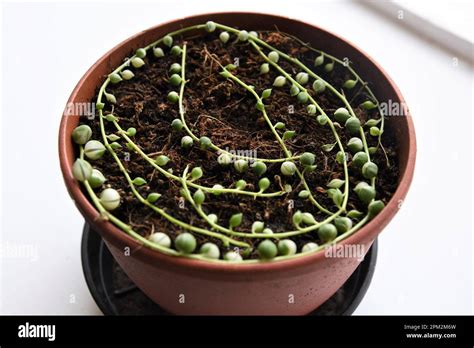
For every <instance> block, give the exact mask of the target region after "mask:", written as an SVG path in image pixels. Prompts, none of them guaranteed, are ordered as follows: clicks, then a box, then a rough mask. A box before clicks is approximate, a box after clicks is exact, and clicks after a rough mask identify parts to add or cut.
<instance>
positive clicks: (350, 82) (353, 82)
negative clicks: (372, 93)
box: [343, 80, 357, 89]
mask: <svg viewBox="0 0 474 348" xmlns="http://www.w3.org/2000/svg"><path fill="white" fill-rule="evenodd" d="M356 84H357V80H347V81H346V82H344V85H343V87H344V88H346V89H352V88H354V87H355V85H356Z"/></svg>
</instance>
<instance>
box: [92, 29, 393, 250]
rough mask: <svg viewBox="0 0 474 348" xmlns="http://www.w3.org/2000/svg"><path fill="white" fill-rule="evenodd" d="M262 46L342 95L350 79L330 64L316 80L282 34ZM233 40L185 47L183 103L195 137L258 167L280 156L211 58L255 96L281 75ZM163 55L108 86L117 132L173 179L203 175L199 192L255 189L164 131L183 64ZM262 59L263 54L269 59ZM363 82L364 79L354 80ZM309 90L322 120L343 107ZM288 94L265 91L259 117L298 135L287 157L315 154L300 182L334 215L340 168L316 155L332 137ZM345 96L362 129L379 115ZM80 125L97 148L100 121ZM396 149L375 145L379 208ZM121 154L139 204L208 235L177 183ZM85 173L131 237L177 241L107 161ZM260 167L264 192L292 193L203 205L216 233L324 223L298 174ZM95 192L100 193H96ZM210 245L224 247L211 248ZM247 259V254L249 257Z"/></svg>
mask: <svg viewBox="0 0 474 348" xmlns="http://www.w3.org/2000/svg"><path fill="white" fill-rule="evenodd" d="M262 37H263V38H264V39H265V40H266V41H267V42H268V43H270V44H271V45H273V46H276V47H277V48H279V49H281V50H282V51H284V52H287V53H289V54H291V55H293V56H295V57H298V58H299V59H300V60H302V61H303V62H304V63H305V64H306V65H307V66H308V67H310V68H311V69H314V71H315V72H316V73H317V74H319V75H321V76H322V77H323V78H324V79H326V80H328V81H329V82H331V83H332V85H334V86H335V87H337V88H338V89H340V90H342V88H341V86H342V84H343V82H344V81H345V80H347V79H348V78H349V77H350V75H349V73H348V72H347V71H346V69H345V68H344V67H343V66H340V65H338V64H335V65H334V70H333V71H332V72H330V73H326V72H324V70H323V69H322V68H321V67H317V68H315V67H314V66H313V61H314V58H315V57H316V53H315V52H312V51H310V50H309V49H308V48H306V47H304V46H302V45H301V44H299V43H298V42H296V41H295V40H294V39H291V38H289V37H286V36H284V35H283V34H281V33H278V32H272V33H262ZM232 40H233V39H232V38H231V40H229V42H228V43H227V44H226V45H224V44H222V43H221V42H220V41H219V40H218V39H217V35H216V34H203V35H202V36H199V37H194V38H190V39H187V41H186V42H187V51H188V52H187V64H186V78H187V80H189V81H188V82H187V84H186V89H185V94H184V106H185V109H186V115H185V117H186V122H187V124H188V125H189V127H190V128H191V130H192V131H193V132H194V134H196V135H197V136H198V137H200V136H204V135H205V136H208V137H209V138H210V139H211V140H212V142H213V143H214V144H215V145H217V146H219V147H220V148H223V149H226V148H227V149H229V150H256V151H257V155H258V157H261V158H280V157H284V155H283V153H282V150H281V148H280V145H279V144H278V142H277V141H276V140H275V138H274V136H273V134H272V133H271V131H270V129H269V128H268V126H267V124H266V123H265V122H264V120H263V118H262V116H261V112H260V111H258V110H257V109H256V108H255V99H254V97H253V96H252V95H251V94H249V93H248V92H246V91H245V90H244V89H243V88H242V87H240V86H238V85H237V84H235V83H233V82H231V81H230V80H226V79H225V78H223V77H222V76H220V75H219V72H220V71H221V68H219V66H218V65H217V64H216V63H215V61H214V60H213V59H211V55H212V56H213V57H214V58H216V59H218V60H219V61H220V62H221V64H222V65H224V66H225V65H227V64H230V63H235V59H236V58H237V59H238V60H239V66H238V68H237V69H236V70H235V71H233V73H234V74H235V75H236V76H238V77H239V78H240V79H242V80H243V81H244V82H246V83H247V84H250V85H253V86H255V88H256V91H257V92H258V93H259V94H261V92H262V91H263V90H264V89H267V88H272V83H273V80H274V79H275V77H276V76H278V75H279V74H278V73H277V72H276V71H275V70H274V69H270V72H269V73H268V74H265V75H260V74H259V68H260V65H261V64H262V63H264V61H263V59H262V58H261V57H260V56H259V55H258V53H257V52H256V51H255V50H254V49H253V48H252V46H251V45H250V44H249V43H247V42H233V41H232ZM174 44H178V45H180V46H182V44H183V38H181V39H180V38H175V43H174ZM164 50H165V57H162V58H155V57H153V55H152V52H148V54H147V57H146V58H144V60H145V62H146V65H145V66H143V67H142V68H140V69H133V68H130V70H133V72H134V74H135V77H134V78H133V79H131V80H129V81H122V82H121V83H119V84H117V85H109V86H108V87H107V90H108V91H109V92H111V93H113V94H114V95H115V96H116V98H117V101H118V102H117V104H116V106H115V109H114V114H115V115H117V116H118V118H119V123H120V125H121V127H122V128H123V129H127V128H128V127H135V128H136V129H137V133H136V135H135V136H134V137H133V140H134V141H135V143H137V144H138V145H139V146H140V148H141V149H142V150H143V151H144V152H145V153H147V154H153V156H156V155H159V154H166V155H167V156H168V157H169V158H170V159H171V161H170V162H169V164H168V165H167V167H168V168H172V170H173V173H174V174H176V175H181V173H182V171H183V169H184V168H185V167H186V165H190V166H191V167H196V166H200V167H202V169H203V171H204V175H203V177H202V178H201V179H199V180H198V183H199V184H201V185H204V186H210V187H212V186H213V185H214V184H221V185H222V186H224V187H233V185H234V183H235V182H236V181H237V180H239V179H244V180H245V181H246V182H247V183H248V186H247V188H246V189H247V190H257V189H258V186H257V183H258V179H259V178H258V177H257V176H256V175H255V174H254V173H253V172H252V170H249V171H247V172H246V173H244V174H239V173H237V171H235V170H234V169H233V167H232V166H230V167H228V168H225V167H222V166H221V165H219V164H218V162H217V156H218V155H217V154H216V153H215V152H212V151H208V150H201V149H200V148H199V146H198V144H196V143H195V145H194V146H193V147H192V149H190V150H184V149H182V148H181V146H180V141H181V138H182V136H184V135H186V133H185V132H184V131H182V132H173V131H171V127H170V124H171V122H172V121H173V119H175V118H179V113H178V106H177V104H172V103H169V102H168V101H167V99H166V96H167V94H168V92H170V91H171V90H176V91H177V90H178V88H176V87H172V86H171V85H170V84H169V83H168V78H169V73H168V70H169V67H170V65H171V64H172V63H175V62H178V63H181V62H180V60H181V57H176V56H172V55H171V54H169V53H168V52H169V49H168V48H166V49H165V48H164ZM265 52H266V53H268V51H267V50H265ZM130 54H133V52H130ZM279 64H280V65H281V66H282V67H283V68H284V69H285V70H286V71H287V72H290V73H292V74H293V76H294V75H295V74H296V73H298V72H299V70H297V69H296V67H295V66H292V65H290V64H289V63H287V62H286V61H284V60H283V59H282V58H280V61H279ZM362 78H364V77H363V76H362ZM311 83H312V79H310V82H309V83H308V85H307V88H308V90H309V91H311V93H312V95H313V97H315V99H316V101H317V102H318V103H319V104H320V105H321V106H322V107H323V109H325V111H326V113H327V114H328V115H330V116H331V115H332V113H333V112H334V110H336V109H337V108H339V107H342V106H343V104H342V102H341V101H340V100H339V99H338V98H337V97H336V96H334V95H332V94H331V93H330V92H329V91H326V92H324V93H322V94H317V95H316V94H315V93H314V92H313V91H312V89H311V87H310V86H311V85H310V84H311ZM289 87H290V86H289V85H288V84H287V85H286V86H285V87H284V88H273V90H272V95H271V96H270V97H269V98H268V99H266V101H265V104H266V110H267V113H268V115H269V117H270V119H271V120H272V121H273V123H276V122H278V121H281V122H284V123H285V124H286V129H289V130H295V131H296V136H295V137H294V138H292V139H291V140H288V141H286V145H287V147H288V149H289V150H290V151H291V152H292V153H293V154H301V153H303V152H307V151H308V152H312V153H314V154H315V155H316V164H317V169H316V170H315V171H313V172H311V173H307V174H306V180H307V182H308V185H309V187H310V188H311V190H312V191H313V192H315V193H316V199H317V200H318V201H319V202H320V203H321V204H322V205H323V206H325V207H327V208H328V209H329V210H331V211H336V210H337V208H336V206H335V205H334V204H333V202H332V200H331V199H329V198H328V197H327V195H326V189H327V187H326V185H327V183H328V182H329V181H331V180H332V179H334V178H342V179H343V178H344V174H343V167H342V165H340V164H338V163H337V162H336V160H335V155H336V153H337V151H338V148H337V146H336V147H335V148H334V149H333V150H332V151H331V152H329V153H328V152H324V151H322V149H321V146H322V145H324V144H328V143H334V142H335V140H334V136H333V134H332V132H331V130H330V128H329V127H328V126H320V125H319V124H318V123H317V122H316V121H315V118H314V117H311V116H310V115H308V113H307V111H306V105H305V104H299V103H298V102H297V100H296V98H295V97H291V96H290V95H289ZM344 93H345V94H346V96H347V99H348V100H349V101H351V105H352V106H353V108H354V112H355V113H356V114H357V115H358V117H359V118H360V119H361V122H362V124H363V123H364V121H365V120H366V119H368V118H378V117H379V116H378V112H377V110H372V111H364V110H362V109H360V108H358V107H357V105H359V104H360V103H362V102H363V101H365V100H367V95H366V94H365V92H364V91H363V90H362V91H361V89H360V88H358V87H356V88H354V89H353V90H350V91H346V90H344ZM375 94H376V91H375ZM290 106H292V107H293V108H294V112H293V113H290V112H289V107H290ZM104 111H105V113H106V114H107V113H109V112H110V111H111V108H110V106H109V105H107V106H106V107H105V109H104ZM83 123H86V124H89V125H90V126H91V127H92V129H93V139H98V140H102V138H101V135H100V129H99V122H98V117H96V118H95V119H94V120H92V121H91V120H86V119H84V120H83ZM106 131H107V132H108V133H112V132H115V131H116V130H115V128H114V126H113V124H112V123H111V122H106ZM338 133H339V136H340V137H341V140H342V143H343V144H346V143H347V141H348V140H349V139H350V138H351V136H350V135H349V134H348V133H347V132H346V131H345V129H344V128H340V129H338ZM367 141H368V144H369V146H376V145H377V138H376V137H372V136H370V135H367ZM119 142H120V141H119ZM394 144H395V142H394V139H393V138H392V137H391V135H390V134H389V133H388V132H386V133H384V136H383V145H384V147H385V150H386V152H387V154H388V157H389V159H390V162H391V165H392V166H391V167H390V168H388V167H387V166H386V160H385V156H384V154H383V152H382V151H381V150H380V149H379V150H378V151H377V152H376V153H375V154H374V155H372V160H373V161H374V162H375V163H377V164H378V166H379V175H378V177H377V181H376V189H377V199H381V200H383V201H384V202H385V203H387V201H388V200H389V199H390V197H391V195H392V194H393V192H394V191H395V189H396V186H397V181H398V168H397V162H398V161H397V154H396V151H397V149H396V148H395V146H394ZM122 145H123V148H122V149H120V150H117V153H118V155H119V157H120V158H121V159H122V160H123V163H124V164H125V166H126V168H127V170H128V172H129V173H130V175H131V177H132V178H133V177H137V176H141V177H143V178H145V179H146V180H147V184H146V185H145V186H142V187H139V188H138V190H139V191H140V193H141V194H142V195H144V196H146V195H147V194H148V193H151V192H158V193H160V194H162V197H161V198H160V199H159V200H158V201H157V203H156V205H157V206H159V207H161V208H164V209H165V210H166V211H167V212H168V213H169V214H171V215H173V216H175V217H176V218H178V219H181V220H183V221H186V222H188V223H191V224H193V225H195V226H200V227H203V228H208V226H207V225H206V223H205V222H204V221H202V219H201V218H200V217H199V216H198V215H197V213H196V212H195V211H194V209H193V208H192V206H191V205H190V204H189V203H186V204H185V207H184V208H181V207H180V204H179V202H180V197H181V195H180V193H179V190H180V185H179V183H177V182H171V181H170V180H168V179H167V178H166V177H164V176H162V175H161V174H159V173H158V172H157V171H156V170H154V168H153V167H152V166H150V165H149V164H148V163H147V162H146V161H145V160H143V159H142V158H141V157H140V156H139V155H138V154H135V153H133V152H131V151H130V150H128V149H127V147H125V143H124V142H122ZM346 151H348V150H346ZM127 153H129V156H130V160H129V161H125V159H126V157H127ZM350 160H351V155H349V172H350V187H351V189H350V198H349V203H348V209H347V210H351V209H358V210H360V211H363V212H365V211H366V210H367V209H366V207H364V206H363V205H362V204H361V203H360V202H359V200H358V198H357V196H356V195H355V192H354V191H353V188H354V186H355V185H356V184H357V183H358V182H359V181H362V180H363V181H366V180H365V179H364V178H363V176H362V174H361V173H360V170H359V169H357V168H356V167H355V166H353V165H352V164H351V162H350ZM92 164H93V166H94V167H96V168H97V169H99V170H100V171H102V173H103V174H104V175H105V177H106V178H107V182H106V184H105V185H110V186H111V187H113V188H115V189H117V190H118V191H119V192H120V194H121V196H122V203H121V205H120V207H119V208H118V209H116V210H115V211H114V212H113V213H114V214H115V215H116V216H117V217H119V218H120V219H121V220H123V221H124V222H126V223H128V224H130V225H131V226H132V227H133V228H134V229H135V231H137V232H139V233H140V234H142V235H144V236H146V235H148V234H150V233H152V232H157V231H163V232H166V233H168V235H169V236H170V237H171V238H172V239H173V238H174V237H175V236H176V235H177V234H179V233H181V232H182V229H180V228H178V227H176V226H175V225H173V224H171V223H169V222H168V221H167V220H166V219H164V218H162V217H160V216H159V215H158V214H157V213H155V212H153V211H152V210H151V209H149V208H148V207H146V206H144V205H143V204H141V203H140V202H139V201H138V200H137V199H136V198H135V197H134V196H133V194H132V193H131V191H130V189H129V187H128V184H127V182H126V180H125V178H124V177H123V175H122V173H121V172H120V170H119V168H118V166H117V164H116V163H115V162H114V160H113V158H112V156H111V155H110V154H108V153H107V154H106V155H104V156H103V157H102V158H101V159H99V160H96V161H93V163H92ZM267 165H268V170H267V173H266V174H265V175H264V176H266V177H268V178H269V179H270V181H271V182H272V184H271V186H270V188H269V189H268V190H267V191H266V192H274V191H279V190H280V187H279V185H280V184H281V185H284V184H291V186H292V188H293V191H292V192H291V193H289V194H287V195H284V196H280V197H277V198H265V199H264V198H257V199H254V198H253V197H250V196H244V195H228V194H223V195H220V196H213V195H209V194H207V195H206V201H205V203H204V204H203V207H204V210H205V211H206V212H207V213H208V214H211V213H214V214H217V216H218V217H219V223H220V224H222V225H224V226H227V220H228V219H229V217H230V216H231V215H232V214H235V213H238V212H242V213H243V215H244V219H243V223H242V225H241V226H239V227H237V228H236V230H240V231H249V230H250V227H251V225H252V223H253V222H254V221H256V220H260V221H264V222H265V226H266V227H269V228H271V229H272V230H273V231H274V232H283V231H290V230H293V229H294V226H293V225H292V222H291V217H292V215H293V213H294V212H295V211H296V210H301V211H305V212H311V213H312V214H313V215H314V216H315V218H316V219H317V220H321V219H323V218H324V217H325V216H327V215H325V214H323V213H320V212H318V209H317V208H316V207H315V206H313V205H312V204H311V202H310V201H309V200H303V199H300V198H298V192H299V191H300V190H301V189H302V187H301V185H300V181H299V178H298V177H297V176H296V175H295V176H293V177H289V178H288V177H283V176H282V175H281V173H280V163H274V164H271V163H270V164H268V163H267ZM97 191H98V192H99V191H100V189H98V190H97ZM290 200H293V201H294V207H293V208H290V206H291V205H289V202H290ZM195 236H196V238H197V240H198V245H200V244H201V243H203V242H205V241H206V240H208V238H207V237H205V236H202V235H199V234H195ZM292 239H293V240H294V241H295V242H296V243H297V245H298V247H301V246H302V245H303V244H304V243H306V242H308V241H314V242H319V240H318V236H317V234H316V233H315V232H312V233H308V234H305V235H300V236H297V237H295V238H292ZM212 241H213V242H214V243H216V244H218V245H221V246H222V244H221V243H220V241H219V240H212ZM246 241H247V242H249V243H258V242H259V241H260V240H259V239H248V240H246ZM225 250H226V248H225V247H222V250H221V251H222V253H224V252H225ZM252 255H255V252H254V253H253V254H252Z"/></svg>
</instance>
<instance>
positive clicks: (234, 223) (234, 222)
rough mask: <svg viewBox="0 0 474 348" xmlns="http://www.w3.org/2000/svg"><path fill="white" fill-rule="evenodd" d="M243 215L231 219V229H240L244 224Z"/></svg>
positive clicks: (235, 215) (236, 215)
mask: <svg viewBox="0 0 474 348" xmlns="http://www.w3.org/2000/svg"><path fill="white" fill-rule="evenodd" d="M242 217H243V215H242V213H238V214H234V215H232V216H231V217H230V219H229V227H230V228H235V227H238V226H239V225H240V224H241V223H242Z"/></svg>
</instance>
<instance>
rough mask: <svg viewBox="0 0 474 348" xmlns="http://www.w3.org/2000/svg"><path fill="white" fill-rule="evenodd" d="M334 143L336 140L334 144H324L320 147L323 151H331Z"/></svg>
mask: <svg viewBox="0 0 474 348" xmlns="http://www.w3.org/2000/svg"><path fill="white" fill-rule="evenodd" d="M336 144H337V142H335V143H334V144H324V145H323V146H321V149H322V150H323V151H324V152H331V151H332V150H333V149H334V146H336Z"/></svg>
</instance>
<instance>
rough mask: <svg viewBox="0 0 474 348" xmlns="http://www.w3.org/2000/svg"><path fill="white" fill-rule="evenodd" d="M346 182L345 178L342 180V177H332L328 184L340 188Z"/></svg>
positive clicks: (330, 186)
mask: <svg viewBox="0 0 474 348" xmlns="http://www.w3.org/2000/svg"><path fill="white" fill-rule="evenodd" d="M344 182H345V180H341V179H332V180H331V181H330V182H329V184H328V185H327V186H328V187H329V188H334V189H338V188H341V187H342V185H344Z"/></svg>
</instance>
